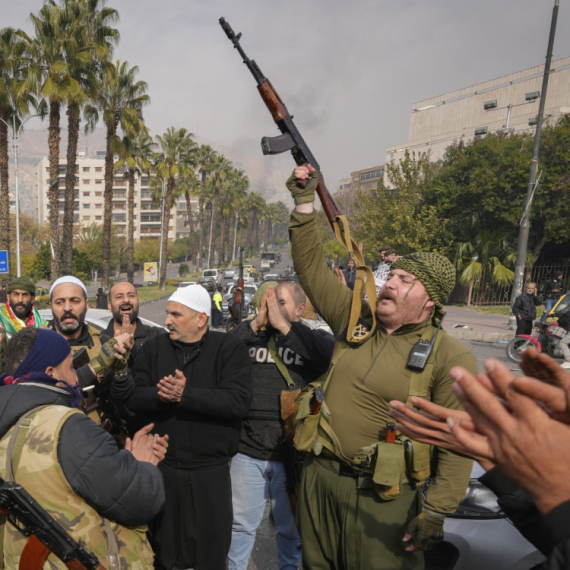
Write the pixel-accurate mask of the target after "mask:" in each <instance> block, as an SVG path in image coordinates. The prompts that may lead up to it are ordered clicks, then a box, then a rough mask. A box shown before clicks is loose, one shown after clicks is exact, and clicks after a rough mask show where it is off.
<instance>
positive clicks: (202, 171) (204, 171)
mask: <svg viewBox="0 0 570 570" xmlns="http://www.w3.org/2000/svg"><path fill="white" fill-rule="evenodd" d="M216 154H217V153H216V152H215V151H214V150H212V147H210V146H209V145H204V144H203V145H201V146H200V147H198V148H197V149H196V156H195V159H196V168H197V170H198V174H199V175H200V199H199V201H198V219H199V223H200V235H199V244H198V251H199V254H198V267H199V268H200V269H202V267H203V251H204V249H203V248H204V199H205V197H206V180H207V179H208V176H209V175H210V172H211V165H212V162H213V160H214V157H215V156H216Z"/></svg>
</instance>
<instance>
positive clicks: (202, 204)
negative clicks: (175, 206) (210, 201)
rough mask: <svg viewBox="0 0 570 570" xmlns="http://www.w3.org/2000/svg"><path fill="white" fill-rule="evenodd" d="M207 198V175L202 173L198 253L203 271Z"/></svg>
mask: <svg viewBox="0 0 570 570" xmlns="http://www.w3.org/2000/svg"><path fill="white" fill-rule="evenodd" d="M205 196H206V174H205V173H204V172H202V189H201V190H200V201H199V203H198V208H199V210H200V212H199V215H200V244H199V253H198V268H199V269H200V270H201V269H202V268H203V267H204V263H203V255H202V252H203V251H204V197H205Z"/></svg>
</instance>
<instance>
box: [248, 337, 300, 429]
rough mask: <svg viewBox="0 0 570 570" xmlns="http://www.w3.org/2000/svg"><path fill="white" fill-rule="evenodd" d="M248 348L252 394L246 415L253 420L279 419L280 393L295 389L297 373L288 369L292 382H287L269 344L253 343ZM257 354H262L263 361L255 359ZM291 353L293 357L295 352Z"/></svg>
mask: <svg viewBox="0 0 570 570" xmlns="http://www.w3.org/2000/svg"><path fill="white" fill-rule="evenodd" d="M249 350H250V358H251V360H252V364H253V366H252V371H251V380H252V387H253V395H252V400H251V406H250V408H249V412H248V414H247V417H248V419H253V420H269V421H279V420H280V419H281V405H280V394H281V392H282V391H284V390H287V389H289V390H295V388H296V387H297V386H296V384H297V382H296V379H297V375H296V374H295V372H291V371H290V370H289V371H288V374H289V379H291V381H292V382H294V383H293V384H289V381H288V380H286V379H285V378H284V377H283V374H282V373H281V372H280V370H279V367H278V364H277V362H276V361H275V359H274V358H273V357H272V355H271V349H270V348H269V346H267V345H266V346H263V345H255V346H251V347H250V348H249ZM253 351H255V353H253ZM259 354H262V356H264V362H257V361H256V358H257V357H258V355H259ZM292 354H293V356H292V358H294V357H295V356H296V354H295V353H292ZM291 374H293V377H291Z"/></svg>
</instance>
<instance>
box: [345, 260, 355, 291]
mask: <svg viewBox="0 0 570 570" xmlns="http://www.w3.org/2000/svg"><path fill="white" fill-rule="evenodd" d="M343 273H344V279H345V281H346V286H347V287H348V288H349V289H350V290H351V291H354V283H355V281H356V266H355V265H354V260H352V259H349V260H348V269H346V270H345V271H343Z"/></svg>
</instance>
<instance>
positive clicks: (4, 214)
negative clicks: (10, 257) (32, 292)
mask: <svg viewBox="0 0 570 570" xmlns="http://www.w3.org/2000/svg"><path fill="white" fill-rule="evenodd" d="M0 118H1V119H3V120H4V121H6V120H7V118H8V114H7V113H6V111H5V110H4V109H2V110H1V111H0ZM8 160H9V158H8V127H7V126H6V125H5V124H4V123H3V122H2V121H0V249H5V250H6V251H10V188H9V186H8ZM2 282H3V283H4V284H7V283H9V282H10V266H9V265H8V273H5V274H4V275H2Z"/></svg>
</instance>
